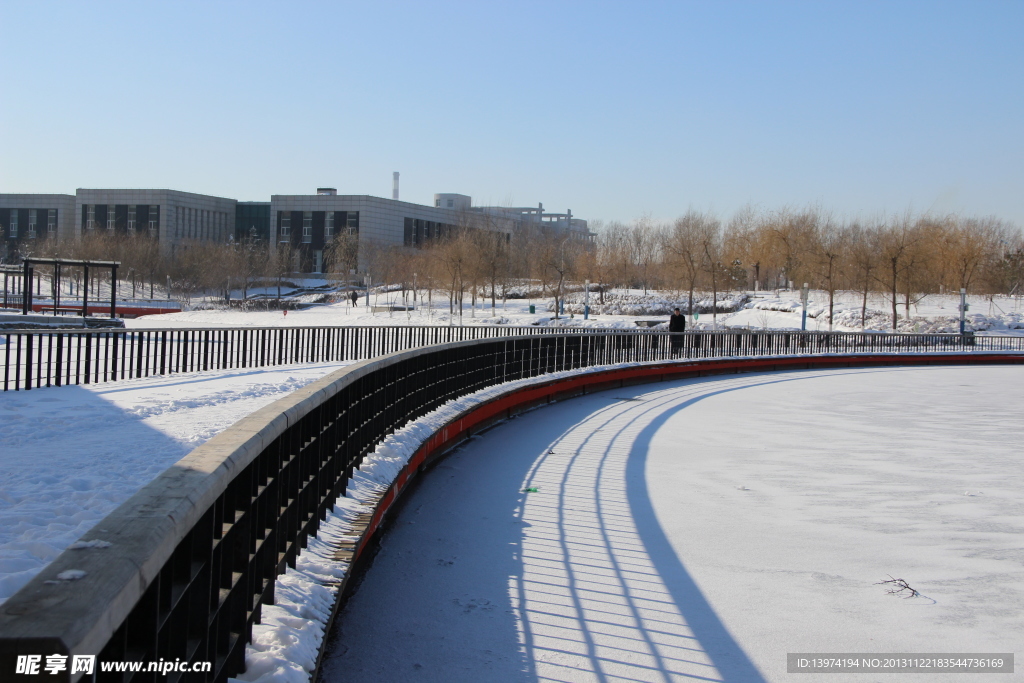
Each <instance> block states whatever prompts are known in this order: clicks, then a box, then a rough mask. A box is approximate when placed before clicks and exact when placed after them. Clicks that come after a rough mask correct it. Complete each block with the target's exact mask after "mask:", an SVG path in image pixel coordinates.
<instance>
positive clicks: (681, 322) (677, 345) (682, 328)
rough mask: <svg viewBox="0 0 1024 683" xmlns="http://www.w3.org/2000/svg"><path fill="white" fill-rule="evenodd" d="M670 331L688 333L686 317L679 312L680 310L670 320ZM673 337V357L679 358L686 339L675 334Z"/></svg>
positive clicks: (676, 310)
mask: <svg viewBox="0 0 1024 683" xmlns="http://www.w3.org/2000/svg"><path fill="white" fill-rule="evenodd" d="M668 331H669V332H686V316H685V315H683V314H682V313H680V312H679V309H678V308H677V309H675V311H674V312H673V313H672V316H671V317H670V318H669V319H668ZM671 336H672V355H673V356H678V355H679V353H680V351H681V350H682V348H683V341H684V340H685V337H683V335H681V334H673V335H671Z"/></svg>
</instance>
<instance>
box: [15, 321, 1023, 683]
mask: <svg viewBox="0 0 1024 683" xmlns="http://www.w3.org/2000/svg"><path fill="white" fill-rule="evenodd" d="M430 329H431V328H426V330H428V331H429V330H430ZM390 331H391V332H394V330H390ZM683 341H684V343H683V344H681V345H680V344H679V343H677V344H675V345H674V344H673V343H672V339H671V337H670V335H668V334H665V333H653V334H652V333H639V332H632V333H619V332H590V333H576V334H568V333H566V334H559V335H538V336H533V337H522V336H520V337H509V338H504V339H490V340H478V341H471V342H463V343H452V344H446V345H441V346H436V347H428V348H420V349H414V350H410V351H405V352H401V353H396V354H392V355H389V356H385V357H383V358H379V359H376V360H371V361H367V362H364V363H359V364H356V365H354V366H351V367H348V368H344V369H342V370H339V371H337V372H336V373H334V374H332V375H330V376H329V377H327V378H324V379H323V380H320V381H319V382H317V383H314V384H313V385H310V387H307V388H306V389H303V390H300V391H299V392H296V394H294V395H292V396H290V397H288V398H286V399H282V401H279V402H278V403H276V404H274V405H272V406H269V407H268V408H266V409H263V411H261V412H258V413H256V414H254V415H253V416H250V417H249V418H246V419H245V420H243V421H242V422H240V423H238V424H237V425H235V426H234V427H232V428H230V429H228V430H226V431H225V432H223V433H222V434H221V435H219V436H218V437H216V438H215V439H214V440H211V442H209V443H208V444H205V445H204V446H200V447H199V448H198V449H196V450H195V451H193V452H192V453H191V454H190V455H189V456H187V457H186V458H185V459H184V460H182V461H181V462H179V463H178V464H177V465H175V466H174V467H172V468H171V469H170V470H168V471H167V472H165V473H164V474H162V475H160V477H158V478H157V479H156V480H154V481H153V482H152V483H150V484H148V485H147V486H146V487H144V488H143V489H142V490H141V491H140V492H139V493H138V494H136V495H135V496H134V497H133V498H132V499H130V500H129V501H128V502H126V503H125V504H124V505H122V506H121V507H120V508H118V510H116V511H115V512H114V513H112V514H111V515H110V516H109V517H107V518H106V519H105V520H103V521H102V522H100V523H99V524H98V525H97V526H96V528H95V529H94V530H93V531H92V532H90V533H89V535H88V536H89V538H90V540H92V539H98V540H101V541H108V542H109V543H111V544H112V547H113V548H116V549H118V554H116V555H106V556H104V555H103V554H102V553H103V552H106V551H102V550H97V551H95V552H94V553H93V554H92V555H88V554H84V553H87V552H90V551H79V550H69V551H67V552H65V553H64V554H63V555H61V557H59V558H58V559H57V560H55V561H54V562H53V563H52V564H51V565H50V566H48V567H47V568H46V569H44V570H43V572H42V573H40V575H38V576H36V577H35V578H34V579H33V580H32V581H31V582H30V583H29V584H28V585H27V586H26V587H25V588H23V589H22V590H21V591H19V593H18V594H16V595H15V596H13V597H12V598H11V599H10V600H9V601H8V602H7V603H6V604H5V605H4V609H3V610H2V611H0V666H7V664H8V663H11V662H12V661H13V655H12V654H11V653H13V652H24V651H26V650H25V648H28V647H35V648H41V649H46V648H47V647H50V648H51V650H52V651H53V652H81V651H82V650H81V649H80V648H82V647H85V646H83V645H82V644H81V643H80V642H78V643H76V642H67V639H68V637H67V636H66V635H64V634H67V633H85V632H88V633H89V634H90V635H89V637H90V638H93V639H94V640H93V641H90V642H98V641H96V640H95V639H97V638H99V639H101V643H102V644H101V647H100V648H97V649H99V650H100V651H99V660H101V661H126V660H131V661H157V660H163V661H175V660H181V661H188V662H205V661H209V662H213V671H212V672H211V673H210V674H201V675H200V674H197V675H194V676H193V675H192V674H190V675H188V676H184V677H182V678H181V679H180V680H203V681H207V680H215V681H225V680H226V679H227V678H228V677H230V676H233V675H235V674H237V673H239V672H240V671H242V670H243V668H244V653H245V646H246V643H247V642H248V641H249V640H250V638H251V633H252V626H253V624H255V623H257V622H258V621H259V619H260V606H261V605H263V604H270V603H272V602H273V591H274V581H275V578H276V577H277V576H278V575H279V574H280V573H282V572H283V571H284V570H285V568H286V567H287V566H293V567H294V566H295V561H296V557H297V555H298V553H299V551H300V549H301V548H303V547H304V546H305V545H306V539H307V538H308V537H309V536H310V535H312V534H315V533H316V531H317V529H318V528H319V525H320V521H321V520H322V519H324V518H325V516H326V514H327V512H328V511H329V510H330V509H331V508H332V506H333V504H334V501H335V500H336V499H337V497H338V496H339V495H341V494H343V493H344V491H345V487H346V484H347V482H348V481H349V479H350V478H351V476H352V473H353V471H354V470H355V469H356V468H358V467H359V466H360V465H361V463H362V462H363V459H364V458H365V457H366V456H367V454H369V453H371V452H372V451H373V450H374V449H375V448H376V446H377V445H378V444H380V443H381V442H382V441H383V440H384V438H385V437H386V436H388V435H389V434H391V433H393V432H394V431H395V430H397V429H400V428H401V427H403V426H404V425H406V424H408V423H409V422H410V421H412V420H415V419H417V418H419V417H422V416H424V415H426V414H427V413H429V412H431V411H432V410H434V409H436V408H438V407H440V406H442V405H443V404H445V403H446V402H448V401H450V400H452V399H454V398H457V397H460V396H465V395H468V394H471V393H473V392H475V391H477V390H479V389H483V388H485V387H488V386H492V385H496V384H499V383H501V382H508V381H513V380H519V379H523V378H527V377H536V376H540V375H545V374H548V373H552V372H556V371H561V370H573V369H577V368H585V367H594V366H611V365H615V364H618V363H629V362H646V361H661V360H669V359H673V358H679V357H685V356H691V357H699V358H709V357H712V356H729V355H780V356H782V355H790V354H806V355H811V354H822V353H832V352H837V351H853V352H861V351H869V352H874V353H878V352H903V351H914V352H917V353H920V352H923V351H934V352H942V351H947V350H948V351H952V350H956V351H963V350H964V346H963V339H962V338H960V337H958V336H954V337H950V336H939V335H931V336H923V335H821V334H814V333H807V334H797V333H777V334H764V333H756V334H746V333H744V334H735V333H727V334H708V333H694V334H689V335H686V336H685V337H683ZM303 348H307V347H303ZM972 348H978V347H977V346H975V347H972ZM1002 350H1006V349H1002ZM1015 350H1018V351H1020V350H1022V349H1021V348H1020V345H1019V344H1018V345H1017V347H1016V349H1015ZM300 355H301V354H300ZM975 357H977V358H978V359H979V360H981V359H983V358H984V355H983V354H976V355H975ZM168 500H169V501H170V502H164V501H168ZM183 501H184V502H183ZM175 505H176V506H178V507H174V506H175ZM182 506H185V507H182ZM161 510H168V512H161ZM171 510H173V512H170V511H171ZM181 510H186V511H187V514H184V513H182V512H181ZM183 519H184V520H192V521H187V522H183V521H182V520H183ZM161 525H163V526H161ZM168 529H169V531H168ZM75 553H78V554H75ZM72 567H73V568H75V569H79V570H83V571H84V572H85V574H87V575H89V576H91V577H92V578H91V579H90V580H91V581H94V582H96V583H95V584H94V585H96V586H103V590H104V592H105V594H106V597H105V599H102V600H100V599H97V598H96V596H95V595H93V594H90V593H89V592H88V591H87V590H84V586H85V585H86V584H85V583H83V584H82V585H83V590H80V591H78V593H79V594H76V593H73V592H71V591H73V590H74V589H72V588H67V587H66V586H65V585H63V584H67V582H61V581H58V580H54V577H55V576H56V575H57V573H58V572H60V571H62V570H66V569H69V568H72ZM115 575H116V577H119V578H118V579H117V580H115V579H114V578H112V577H113V576H115ZM60 591H67V592H64V593H61V592H60ZM43 604H45V605H50V606H51V607H50V608H48V609H46V610H43V613H45V615H46V623H47V625H46V627H45V629H44V628H43V627H41V626H40V627H36V626H33V627H32V628H28V627H27V624H35V623H36V622H32V621H31V620H32V619H40V614H41V613H39V612H38V611H37V610H34V609H33V607H32V606H33V605H43ZM19 620H30V621H19ZM64 622H67V623H64ZM46 629H48V630H46ZM103 629H109V630H106V631H104V630H103ZM43 631H45V632H43ZM48 633H49V634H51V635H47V634H48ZM97 633H100V635H97ZM29 636H31V637H29ZM76 648H79V649H76ZM93 651H96V650H93ZM44 654H50V652H45V653H44ZM105 676H113V675H112V674H103V673H100V674H99V676H98V678H97V680H101V681H102V680H108V679H107V678H105ZM154 679H155V678H154V676H153V675H152V674H148V673H141V674H136V675H134V676H133V675H132V674H126V673H118V674H116V676H114V677H112V678H109V680H118V681H128V680H131V681H143V680H145V681H148V680H154Z"/></svg>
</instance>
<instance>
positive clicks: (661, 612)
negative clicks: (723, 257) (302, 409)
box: [323, 366, 1024, 682]
mask: <svg viewBox="0 0 1024 683" xmlns="http://www.w3.org/2000/svg"><path fill="white" fill-rule="evenodd" d="M1022 400H1024V368H1021V367H1016V366H1004V367H928V368H868V369H842V370H814V371H798V372H789V373H764V374H751V375H742V376H733V377H727V378H718V379H699V380H683V381H676V382H671V383H665V384H660V385H657V386H650V385H647V386H638V387H632V388H628V389H618V390H613V391H607V392H603V393H600V394H595V395H591V396H587V397H582V398H579V399H574V400H571V401H566V402H564V403H559V404H555V405H553V406H549V407H545V408H542V409H540V410H537V411H533V412H531V413H528V414H526V415H524V416H521V417H519V418H517V419H515V420H512V421H510V422H507V423H505V424H503V425H500V426H498V427H496V428H495V429H494V430H493V431H491V432H489V433H487V434H486V435H484V436H482V437H481V438H476V439H474V440H472V441H471V442H470V443H469V444H468V445H466V446H464V447H463V448H462V449H460V450H459V451H457V452H456V453H454V454H452V455H451V456H449V458H447V459H446V460H445V461H443V462H442V463H441V464H440V465H439V466H437V467H436V468H435V469H434V470H432V471H431V472H430V473H429V474H428V475H427V476H426V477H425V478H424V479H423V480H422V481H421V482H420V484H419V486H418V487H416V488H415V489H413V490H412V491H411V492H410V494H409V497H408V499H407V500H406V502H405V504H404V506H403V508H402V509H401V512H400V513H399V514H398V515H397V517H396V519H395V521H394V524H393V526H392V528H391V530H390V531H389V533H388V535H387V537H386V538H385V540H384V543H383V545H382V548H381V550H380V552H379V554H378V555H377V557H376V558H375V560H374V562H373V565H372V566H371V568H370V569H369V571H368V572H367V574H366V577H365V579H364V581H363V583H362V584H361V586H360V587H359V590H358V591H357V592H356V593H355V594H354V595H353V596H352V597H351V599H350V600H349V602H348V603H347V605H346V606H345V608H344V610H343V611H342V613H341V614H340V615H339V620H338V621H337V622H336V633H335V635H334V637H333V639H332V641H331V642H330V643H329V644H328V648H329V649H328V652H327V655H326V657H325V663H324V677H323V680H325V681H340V680H345V681H379V680H410V681H480V680H487V681H512V680H515V681H519V680H542V681H555V680H557V681H592V680H593V681H598V680H632V681H655V680H657V681H664V680H683V679H686V678H694V677H695V678H701V679H704V680H729V681H754V682H756V681H782V680H790V677H789V676H788V675H787V674H786V671H785V667H786V653H787V652H875V653H893V652H971V651H976V652H1013V651H1014V650H1015V649H1017V646H1018V645H1019V643H1020V635H1021V633H1022V632H1024V568H1022V564H1021V557H1022V556H1021V551H1020V543H1019V539H1020V537H1021V534H1022V533H1024V504H1022V503H1021V489H1022V485H1024V462H1022V461H1021V459H1020V457H1019V451H1020V445H1021V443H1022V442H1024V423H1022V422H1021V420H1020V415H1019V406H1020V405H1021V404H1022ZM531 488H536V489H537V490H536V492H524V491H528V490H529V489H531ZM890 576H893V577H899V578H903V579H905V580H906V581H907V582H908V583H909V584H910V585H911V586H912V587H913V588H915V589H917V590H918V591H920V593H921V595H920V596H918V597H914V598H910V599H900V598H898V597H894V596H892V595H889V594H887V592H886V587H885V586H882V585H878V584H879V582H880V581H883V580H887V579H888V578H889V577H890ZM828 678H829V680H834V681H864V680H869V678H870V677H868V678H865V677H864V676H863V675H860V674H849V675H843V674H833V675H830V676H829V677H828ZM927 679H928V680H929V681H940V682H941V681H954V680H955V681H965V680H980V678H979V677H977V676H972V675H970V674H955V675H954V674H937V675H928V676H927ZM871 680H874V679H871ZM885 680H893V681H899V680H923V678H922V677H920V676H918V677H914V676H906V675H904V676H900V675H898V674H897V675H893V674H888V675H886V676H885ZM986 680H987V678H986ZM1014 680H1019V676H1018V677H1017V678H1015V679H1014Z"/></svg>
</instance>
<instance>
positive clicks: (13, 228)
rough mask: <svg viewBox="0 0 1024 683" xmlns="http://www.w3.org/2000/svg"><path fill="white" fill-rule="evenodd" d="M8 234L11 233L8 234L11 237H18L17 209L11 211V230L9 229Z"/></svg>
mask: <svg viewBox="0 0 1024 683" xmlns="http://www.w3.org/2000/svg"><path fill="white" fill-rule="evenodd" d="M10 232H11V234H10V236H11V237H17V236H18V210H17V209H11V229H10Z"/></svg>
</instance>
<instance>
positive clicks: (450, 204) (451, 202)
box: [448, 199, 455, 209]
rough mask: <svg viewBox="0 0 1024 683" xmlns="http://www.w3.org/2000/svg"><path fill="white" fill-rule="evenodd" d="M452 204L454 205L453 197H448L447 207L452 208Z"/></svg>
mask: <svg viewBox="0 0 1024 683" xmlns="http://www.w3.org/2000/svg"><path fill="white" fill-rule="evenodd" d="M453 206H455V200H454V199H449V200H448V208H449V209H450V208H452V207H453Z"/></svg>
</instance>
